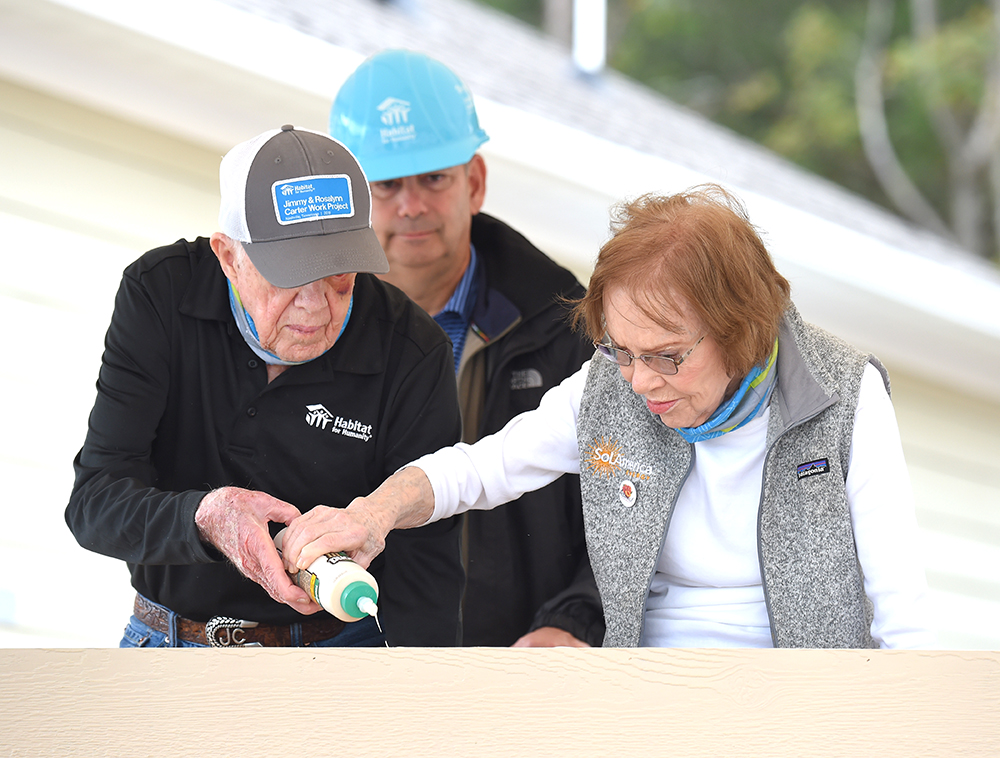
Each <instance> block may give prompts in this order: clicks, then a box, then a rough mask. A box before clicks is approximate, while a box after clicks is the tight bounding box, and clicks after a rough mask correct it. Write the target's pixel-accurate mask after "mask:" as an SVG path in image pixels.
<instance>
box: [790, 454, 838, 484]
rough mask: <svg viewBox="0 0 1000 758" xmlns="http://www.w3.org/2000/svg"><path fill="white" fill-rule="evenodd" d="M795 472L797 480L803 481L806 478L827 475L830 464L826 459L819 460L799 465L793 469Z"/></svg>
mask: <svg viewBox="0 0 1000 758" xmlns="http://www.w3.org/2000/svg"><path fill="white" fill-rule="evenodd" d="M795 471H796V473H798V475H799V479H805V478H806V477H807V476H816V475H818V474H827V473H829V471H830V462H829V461H828V460H827V459H826V458H820V459H819V460H817V461H809V463H800V464H799V465H798V466H796V467H795Z"/></svg>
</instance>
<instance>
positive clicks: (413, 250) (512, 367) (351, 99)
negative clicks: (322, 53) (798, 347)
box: [330, 50, 604, 646]
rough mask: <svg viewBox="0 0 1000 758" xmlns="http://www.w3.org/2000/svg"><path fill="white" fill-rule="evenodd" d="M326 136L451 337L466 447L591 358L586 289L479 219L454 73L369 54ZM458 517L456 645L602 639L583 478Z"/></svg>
mask: <svg viewBox="0 0 1000 758" xmlns="http://www.w3.org/2000/svg"><path fill="white" fill-rule="evenodd" d="M330 132H331V134H332V135H333V136H334V137H335V138H337V139H338V140H341V141H342V142H343V143H344V144H345V145H347V147H349V148H350V149H351V151H352V152H353V153H354V154H355V155H356V156H357V157H358V160H359V161H360V162H361V165H362V166H363V167H364V169H365V173H366V174H367V175H368V177H369V180H370V181H371V182H372V225H373V227H374V229H375V233H376V234H377V235H378V238H379V240H380V241H381V243H382V247H383V248H384V249H385V252H386V255H387V257H388V259H389V266H390V267H389V273H388V274H384V275H381V276H382V279H383V280H385V281H388V282H391V283H392V284H395V285H396V286H398V287H399V288H400V289H402V290H403V291H404V292H406V293H407V294H408V295H409V296H410V297H412V298H413V299H414V300H415V301H416V302H417V304H418V305H420V306H421V307H422V308H423V309H424V310H426V311H427V312H428V313H430V314H432V315H433V316H434V318H435V320H436V321H437V322H438V323H439V324H441V326H442V327H443V328H444V329H445V331H446V332H447V333H448V335H449V336H450V337H451V339H452V342H453V343H454V347H455V358H456V364H455V369H456V373H457V375H458V385H459V398H460V402H461V405H462V419H463V440H464V441H466V442H474V441H475V440H477V439H479V438H480V437H482V436H484V435H487V434H491V433H493V432H495V431H497V430H498V429H500V428H501V427H502V426H503V425H504V424H505V423H507V421H509V420H510V419H511V418H513V417H514V416H516V415H518V414H519V413H521V412H523V411H527V410H531V409H533V408H535V407H536V406H537V405H538V402H539V400H540V399H541V397H542V394H543V393H544V392H545V391H546V390H548V389H549V388H550V387H553V386H555V385H556V384H558V383H559V382H560V381H561V380H562V379H564V378H565V377H567V376H568V375H570V374H572V373H573V372H574V371H576V370H577V369H578V368H579V367H580V365H581V364H582V363H583V362H584V361H585V360H586V359H587V358H589V357H590V356H591V354H592V353H593V347H592V346H591V345H590V344H589V343H587V342H586V341H584V340H582V339H581V338H580V337H579V336H578V335H576V334H574V333H573V332H572V330H571V329H570V327H569V325H568V323H567V321H566V310H565V309H564V306H563V301H565V300H566V299H573V298H578V297H580V296H582V294H583V288H582V287H581V286H580V284H579V282H577V281H576V279H575V277H574V276H573V275H572V274H571V273H570V272H569V271H567V270H566V269H564V268H561V267H560V266H558V265H556V264H555V263H554V262H553V261H551V260H550V259H549V258H547V257H546V256H545V255H543V254H542V253H541V252H540V251H539V250H538V249H537V248H535V247H534V246H533V245H532V244H531V243H530V242H528V240H526V239H525V238H524V237H522V236H521V235H520V234H518V233H517V232H516V231H514V230H513V229H511V228H510V227H509V226H507V225H506V224H504V223H503V222H501V221H499V220H497V219H495V218H492V217H490V216H488V215H486V214H484V213H480V209H481V208H482V205H483V201H484V198H485V196H486V163H485V161H484V160H483V158H482V156H480V155H479V154H477V153H476V150H477V149H478V147H479V146H480V145H481V144H482V143H483V142H485V141H486V140H487V136H486V134H485V132H483V130H482V129H481V128H480V127H479V121H478V118H477V116H476V109H475V106H474V105H473V102H472V95H471V94H470V93H469V91H468V90H467V89H466V88H465V86H464V85H463V83H462V82H461V80H460V79H459V78H458V77H457V76H456V75H455V74H454V73H453V72H452V71H451V70H450V69H448V68H447V67H446V66H444V65H443V64H442V63H440V62H438V61H436V60H434V59H432V58H429V57H427V56H425V55H422V54H419V53H415V52H410V51H404V50H388V51H384V52H381V53H378V54H377V55H374V56H372V57H371V58H369V59H368V60H366V61H364V62H363V63H362V64H361V65H360V66H359V67H358V69H357V70H356V71H355V72H354V73H353V74H351V76H350V77H349V78H348V79H347V81H346V82H345V83H344V85H343V86H342V87H341V89H340V91H339V93H338V94H337V97H336V99H335V101H334V103H333V107H332V109H331V113H330ZM463 518H464V519H465V522H464V536H463V544H464V545H465V548H466V549H465V552H464V554H463V555H464V557H465V559H466V572H467V589H466V594H465V598H464V602H463V629H464V638H463V644H465V645H511V644H517V645H522V646H550V645H572V646H585V645H599V644H600V643H601V640H602V638H603V636H604V619H603V615H602V611H601V602H600V596H599V594H598V592H597V588H596V585H595V583H594V579H593V574H592V572H591V570H590V562H589V560H588V557H587V550H586V546H585V542H584V533H583V517H582V514H581V510H580V485H579V480H578V477H576V476H566V477H563V478H562V479H560V480H559V481H557V482H554V483H552V484H551V485H549V486H548V487H545V488H544V489H542V490H539V491H538V492H531V493H528V494H526V495H524V496H523V497H522V498H521V500H520V501H519V502H518V503H517V504H515V505H511V506H508V507H507V508H504V509H500V510H498V511H492V512H478V513H468V514H465V515H464V516H463Z"/></svg>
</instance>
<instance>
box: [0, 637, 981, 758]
mask: <svg viewBox="0 0 1000 758" xmlns="http://www.w3.org/2000/svg"><path fill="white" fill-rule="evenodd" d="M998 712H1000V652H969V651H966V652H914V651H906V652H904V651H828V650H784V651H775V650H733V651H718V650H714V651H713V650H650V649H641V650H572V649H556V650H513V649H493V648H481V649H471V650H468V649H467V650H455V649H448V650H435V649H393V650H329V649H328V650H302V649H298V650H277V649H271V650H229V651H213V650H147V651H135V650H96V649H88V650H41V649H36V650H23V651H8V650H2V651H0V735H2V737H0V745H2V746H3V751H2V752H3V754H4V755H11V756H57V755H58V756H73V755H88V756H89V755H114V756H144V755H171V756H186V755H219V756H236V755H248V756H251V755H264V754H275V755H284V756H309V755H329V754H343V755H364V756H375V755H378V756H381V755H391V756H396V755H408V756H421V755H435V756H440V755H449V756H452V755H457V756H521V755H567V756H575V757H579V756H596V755H641V756H656V755H671V756H779V757H780V756H803V755H808V756H869V755H878V756H880V758H885V757H887V756H916V755H920V756H956V755H961V756H994V755H996V754H997V753H998V752H1000V726H998V720H997V713H998Z"/></svg>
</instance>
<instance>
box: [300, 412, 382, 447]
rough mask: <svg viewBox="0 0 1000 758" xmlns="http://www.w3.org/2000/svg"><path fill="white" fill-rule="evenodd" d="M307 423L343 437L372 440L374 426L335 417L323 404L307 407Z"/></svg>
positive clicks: (365, 440)
mask: <svg viewBox="0 0 1000 758" xmlns="http://www.w3.org/2000/svg"><path fill="white" fill-rule="evenodd" d="M306 423H307V424H309V426H313V427H316V428H317V429H321V430H322V431H324V432H325V431H330V432H333V433H334V434H339V435H341V436H343V437H354V438H356V439H359V440H362V441H363V442H368V440H370V439H371V438H372V436H373V435H372V425H371V424H365V423H362V422H361V421H358V420H357V419H347V418H344V417H343V416H334V415H333V414H332V413H330V411H328V410H327V409H326V407H325V406H324V405H323V404H322V403H317V404H316V405H307V406H306Z"/></svg>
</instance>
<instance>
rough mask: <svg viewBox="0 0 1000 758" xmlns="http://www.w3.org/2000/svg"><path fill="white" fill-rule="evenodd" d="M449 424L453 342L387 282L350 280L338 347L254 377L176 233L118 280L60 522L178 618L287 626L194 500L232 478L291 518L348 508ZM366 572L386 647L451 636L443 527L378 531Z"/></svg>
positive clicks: (215, 280)
mask: <svg viewBox="0 0 1000 758" xmlns="http://www.w3.org/2000/svg"><path fill="white" fill-rule="evenodd" d="M460 434H461V422H460V417H459V410H458V404H457V399H456V389H455V378H454V364H453V360H452V354H451V347H450V344H449V342H448V340H447V337H446V336H445V335H444V333H443V332H442V331H441V329H440V328H439V327H438V326H437V324H435V323H434V321H433V320H432V319H431V318H430V317H429V316H427V315H426V314H425V313H424V312H423V311H422V310H421V309H420V308H418V307H417V306H416V305H414V304H413V303H412V302H411V301H410V300H409V299H408V298H407V297H406V296H405V295H404V294H403V293H402V292H401V291H399V290H397V289H396V288H394V287H392V286H391V285H388V284H385V283H383V282H381V281H379V280H378V279H377V278H376V277H374V276H371V275H367V274H359V275H358V277H357V281H356V284H355V289H354V306H353V310H352V313H351V318H350V321H349V322H348V324H347V327H346V329H345V330H344V332H343V334H342V335H341V336H340V338H339V339H338V340H337V342H336V343H335V344H334V346H333V347H332V348H331V349H330V350H328V351H327V352H326V353H325V354H324V355H323V356H321V357H319V358H317V359H316V360H313V361H310V362H309V363H305V364H302V365H300V366H292V367H290V368H288V369H287V370H286V371H285V372H283V373H282V374H281V375H280V376H278V377H277V378H276V379H275V380H274V381H273V382H271V383H270V384H268V382H267V373H266V368H265V365H264V363H263V362H262V361H261V360H260V359H259V358H258V357H257V356H256V355H255V354H254V353H253V352H252V351H251V350H250V348H249V347H248V346H247V344H246V342H245V341H244V339H243V337H242V336H241V335H240V333H239V331H238V330H237V328H236V324H235V321H234V319H233V316H232V313H231V312H230V308H229V301H228V294H227V289H226V279H225V276H224V275H223V273H222V270H221V268H220V267H219V264H218V261H217V259H216V258H215V255H214V254H213V253H212V250H211V247H210V245H209V241H208V240H207V239H205V238H198V239H197V240H195V241H194V242H188V241H186V240H181V241H178V242H177V243H175V244H173V245H170V246H167V247H163V248H158V249H156V250H152V251H150V252H148V253H146V254H145V255H143V256H142V257H141V258H140V259H139V260H137V261H136V262H135V263H133V264H132V265H131V266H129V267H128V268H127V269H126V271H125V273H124V275H123V277H122V282H121V286H120V288H119V291H118V295H117V298H116V300H115V311H114V315H113V316H112V319H111V325H110V327H109V329H108V333H107V337H106V340H105V352H104V357H103V364H102V366H101V372H100V377H99V379H98V383H97V400H96V402H95V404H94V409H93V411H92V412H91V415H90V424H89V430H88V433H87V438H86V441H85V443H84V445H83V448H82V449H81V450H80V453H79V454H78V455H77V458H76V461H75V469H76V482H75V485H74V489H73V494H72V496H71V498H70V502H69V505H68V507H67V509H66V521H67V523H68V524H69V526H70V529H71V530H72V531H73V533H74V535H75V536H76V538H77V540H78V541H79V542H80V544H81V545H82V546H84V547H85V548H88V549H90V550H94V551H96V552H99V553H103V554H105V555H110V556H113V557H115V558H120V559H122V560H124V561H126V562H127V563H128V565H129V568H130V569H131V572H132V584H133V586H134V587H135V588H136V590H138V591H139V592H141V593H142V594H143V595H145V596H146V597H148V598H150V599H151V600H153V601H155V602H157V603H160V604H162V605H165V606H167V607H168V608H170V609H172V610H174V611H176V612H177V613H179V614H181V615H182V616H185V617H187V618H192V619H196V620H201V621H204V620H207V619H209V618H211V617H212V616H215V615H219V614H224V615H228V616H235V617H237V618H242V619H249V620H254V621H259V622H265V623H291V622H293V621H297V620H301V619H302V616H301V615H300V614H298V613H297V612H296V611H294V610H293V609H292V608H290V607H288V606H286V605H283V604H281V603H277V602H275V601H274V600H272V599H271V598H270V597H269V596H268V595H267V593H266V592H265V591H264V590H263V588H261V587H260V586H258V585H257V584H256V583H254V582H252V581H250V580H249V579H246V578H245V577H243V576H242V575H241V574H240V573H239V572H238V571H237V570H236V569H235V568H234V567H233V566H232V565H231V564H229V563H228V562H227V561H226V560H224V559H223V558H222V556H221V555H220V554H219V553H218V552H217V551H216V550H215V549H214V548H212V547H211V546H208V545H206V544H204V543H202V541H201V539H200V538H199V533H198V529H197V527H196V526H195V523H194V513H195V510H196V509H197V507H198V504H199V502H200V501H201V499H202V497H204V495H205V494H206V493H207V492H208V491H209V490H212V489H214V488H217V487H222V486H227V485H232V486H236V487H243V488H247V489H254V490H260V491H263V492H267V493H269V494H271V495H273V496H275V497H277V498H279V499H281V500H286V501H288V502H290V503H292V504H293V505H295V506H296V507H298V508H299V509H300V510H302V511H307V510H309V509H310V508H312V507H313V506H314V505H317V504H323V505H330V506H346V505H347V504H348V503H350V502H351V500H352V499H353V498H355V497H358V496H361V495H367V494H368V493H370V492H371V491H372V490H373V489H375V488H376V487H377V486H378V485H379V484H381V482H382V481H383V480H384V479H385V478H386V477H387V476H389V475H390V474H391V473H392V472H393V471H395V470H396V469H398V468H399V467H400V466H402V465H404V464H406V463H408V462H410V461H412V460H414V459H415V458H418V457H419V456H421V455H423V454H424V453H427V452H430V451H433V450H437V449H438V448H441V447H444V446H447V445H450V444H453V443H455V442H456V441H458V439H459V437H460ZM275 531H276V529H275ZM371 571H372V573H373V574H374V576H375V577H376V579H377V580H378V582H379V585H380V595H381V597H380V602H379V605H380V608H381V610H382V618H383V625H384V627H385V629H386V633H387V636H388V638H389V640H390V643H391V644H404V645H450V644H455V641H456V635H457V630H458V606H459V601H460V597H461V588H462V572H461V560H460V556H459V545H458V531H457V530H456V529H455V525H454V523H453V522H452V521H447V522H443V523H441V524H435V525H431V526H429V527H424V528H421V529H415V530H406V531H400V532H394V533H392V534H391V535H390V536H389V539H388V541H387V546H386V549H385V551H384V553H383V554H382V555H381V556H379V557H378V558H376V560H375V561H374V562H373V564H372V567H371Z"/></svg>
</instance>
